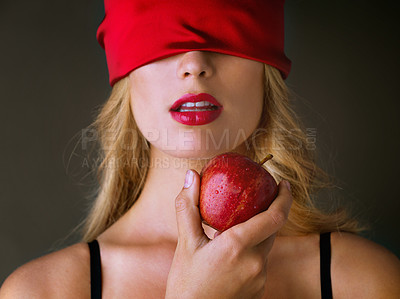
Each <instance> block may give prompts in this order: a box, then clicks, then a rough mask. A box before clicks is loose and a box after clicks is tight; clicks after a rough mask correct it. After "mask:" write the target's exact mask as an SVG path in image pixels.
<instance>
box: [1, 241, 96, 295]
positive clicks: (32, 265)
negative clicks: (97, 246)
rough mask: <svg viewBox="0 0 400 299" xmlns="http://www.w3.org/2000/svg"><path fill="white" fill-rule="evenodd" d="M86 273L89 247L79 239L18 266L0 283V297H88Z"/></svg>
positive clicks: (88, 287) (88, 270)
mask: <svg viewBox="0 0 400 299" xmlns="http://www.w3.org/2000/svg"><path fill="white" fill-rule="evenodd" d="M89 275H90V266H89V251H88V249H87V245H86V244H84V243H79V244H76V245H73V246H70V247H67V248H65V249H62V250H59V251H56V252H53V253H51V254H48V255H45V256H43V257H40V258H38V259H35V260H33V261H31V262H29V263H27V264H25V265H23V266H21V267H19V268H18V269H17V270H15V271H14V272H13V273H12V274H11V275H10V276H9V277H8V278H7V279H6V280H5V282H4V283H3V285H2V287H1V289H0V299H5V298H17V299H18V298H89V297H90V278H89Z"/></svg>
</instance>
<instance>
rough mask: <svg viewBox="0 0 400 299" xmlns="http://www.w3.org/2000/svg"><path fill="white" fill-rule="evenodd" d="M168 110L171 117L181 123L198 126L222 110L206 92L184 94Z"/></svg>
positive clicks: (215, 116) (212, 118) (214, 118)
mask: <svg viewBox="0 0 400 299" xmlns="http://www.w3.org/2000/svg"><path fill="white" fill-rule="evenodd" d="M169 111H170V113H171V116H172V118H173V119H174V120H176V121H177V122H179V123H181V124H184V125H189V126H200V125H205V124H208V123H210V122H212V121H214V120H216V119H217V118H218V116H219V115H220V114H221V112H222V105H221V104H220V103H219V102H218V101H217V100H216V99H215V98H214V97H213V96H212V95H210V94H207V93H200V94H197V95H196V94H185V95H184V96H183V97H181V98H180V99H178V100H177V101H176V102H175V103H174V104H173V105H172V106H171V108H170V110H169Z"/></svg>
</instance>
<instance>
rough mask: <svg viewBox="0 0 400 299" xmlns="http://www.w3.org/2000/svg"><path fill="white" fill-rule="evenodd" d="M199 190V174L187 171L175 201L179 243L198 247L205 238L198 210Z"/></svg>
mask: <svg viewBox="0 0 400 299" xmlns="http://www.w3.org/2000/svg"><path fill="white" fill-rule="evenodd" d="M199 188H200V177H199V174H198V173H197V172H196V171H194V170H188V171H187V173H186V177H185V185H184V187H183V189H182V191H181V192H180V193H179V194H178V196H177V197H176V199H175V210H176V220H177V225H178V238H179V240H180V241H181V242H182V241H184V242H185V243H186V244H189V245H194V246H198V245H199V243H200V242H201V241H202V240H204V238H206V236H205V234H204V231H203V228H202V226H201V218H200V212H199V208H198V203H199Z"/></svg>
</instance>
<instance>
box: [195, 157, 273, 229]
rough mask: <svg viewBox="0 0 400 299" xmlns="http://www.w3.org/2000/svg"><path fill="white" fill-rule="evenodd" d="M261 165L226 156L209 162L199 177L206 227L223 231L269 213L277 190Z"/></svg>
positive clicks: (245, 158)
mask: <svg viewBox="0 0 400 299" xmlns="http://www.w3.org/2000/svg"><path fill="white" fill-rule="evenodd" d="M268 158H269V159H270V158H272V155H269V156H267V157H266V159H264V160H263V161H261V162H260V164H258V163H256V162H254V161H253V160H251V159H250V158H248V157H246V156H244V155H241V154H237V153H233V152H229V153H224V154H221V155H218V156H216V157H214V158H212V159H211V160H210V161H209V162H208V163H207V164H206V165H205V166H204V167H203V169H202V171H201V173H200V177H201V185H200V214H201V217H202V219H203V221H204V222H205V223H206V224H208V225H209V226H211V227H213V228H215V229H217V230H219V231H224V230H226V229H228V228H230V227H232V226H234V225H236V224H238V223H241V222H244V221H246V220H248V219H250V218H251V217H253V216H254V215H256V214H258V213H260V212H262V211H265V210H266V209H268V207H269V205H270V204H271V202H272V201H273V200H274V199H275V197H276V195H277V194H278V186H277V184H276V182H275V180H274V178H273V177H272V176H271V174H270V173H269V172H268V171H266V170H265V169H264V168H263V167H262V166H261V165H262V164H263V163H264V162H265V161H266V160H267V159H268Z"/></svg>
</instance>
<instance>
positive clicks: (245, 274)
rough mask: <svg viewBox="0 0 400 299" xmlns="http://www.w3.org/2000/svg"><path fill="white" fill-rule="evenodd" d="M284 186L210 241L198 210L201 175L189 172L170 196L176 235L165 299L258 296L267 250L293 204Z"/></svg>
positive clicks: (268, 250) (262, 283)
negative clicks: (257, 210)
mask: <svg viewBox="0 0 400 299" xmlns="http://www.w3.org/2000/svg"><path fill="white" fill-rule="evenodd" d="M190 176H192V182H191V184H187V182H188V183H190ZM288 186H289V185H286V184H285V183H282V182H281V183H280V184H279V194H278V197H277V198H276V199H275V201H274V202H273V203H272V204H271V206H270V207H269V209H268V210H267V211H265V212H262V213H260V214H257V215H256V216H254V217H252V218H251V219H249V220H247V221H246V222H243V223H241V224H238V225H235V226H233V227H231V228H230V229H228V230H226V231H224V232H223V233H221V234H219V235H218V236H217V237H216V238H214V239H213V240H210V239H209V238H208V237H207V236H206V235H205V233H204V231H203V228H202V226H201V219H200V213H199V209H198V202H199V188H200V177H199V175H198V173H197V172H195V171H193V170H191V171H189V172H188V173H187V174H186V182H185V187H184V188H183V189H182V191H181V192H180V193H179V195H178V196H177V198H176V201H175V203H176V218H177V222H178V233H179V236H178V245H177V247H176V250H175V256H174V259H173V262H172V266H171V269H170V272H169V275H168V282H167V291H166V296H165V298H167V299H172V298H173V299H176V298H207V299H212V298H218V299H221V298H261V297H262V296H263V294H264V289H265V285H266V279H267V275H266V274H267V258H268V254H269V252H270V250H271V248H272V244H273V242H274V238H275V235H276V232H277V231H278V230H279V229H280V228H281V227H282V226H283V225H284V223H285V222H286V220H287V217H288V214H289V210H290V206H291V203H292V196H291V193H290V190H289V187H288Z"/></svg>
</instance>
